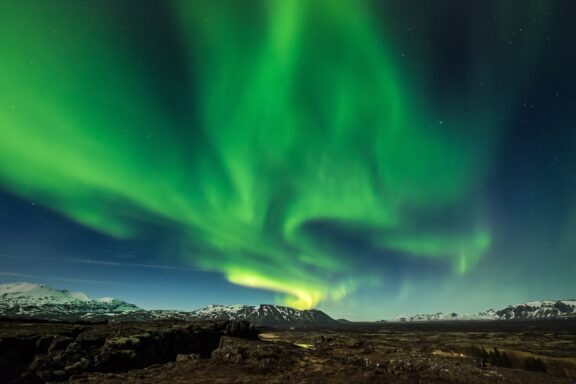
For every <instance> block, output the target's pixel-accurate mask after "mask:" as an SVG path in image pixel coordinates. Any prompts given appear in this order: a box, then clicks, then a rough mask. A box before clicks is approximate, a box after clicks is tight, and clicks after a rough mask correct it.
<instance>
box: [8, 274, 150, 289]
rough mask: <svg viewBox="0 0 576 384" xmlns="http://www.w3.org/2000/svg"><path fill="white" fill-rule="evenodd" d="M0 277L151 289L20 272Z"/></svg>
mask: <svg viewBox="0 0 576 384" xmlns="http://www.w3.org/2000/svg"><path fill="white" fill-rule="evenodd" d="M0 276H6V277H18V278H25V279H35V280H40V281H45V280H50V281H63V282H67V283H80V284H100V285H120V286H131V287H150V285H144V284H133V283H122V282H116V281H106V280H92V279H74V278H69V277H59V276H45V275H42V276H40V275H33V274H29V273H19V272H0Z"/></svg>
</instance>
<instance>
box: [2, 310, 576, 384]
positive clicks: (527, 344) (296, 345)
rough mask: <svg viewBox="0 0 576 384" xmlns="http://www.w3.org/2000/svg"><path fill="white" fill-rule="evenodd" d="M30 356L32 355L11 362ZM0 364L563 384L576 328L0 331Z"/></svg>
mask: <svg viewBox="0 0 576 384" xmlns="http://www.w3.org/2000/svg"><path fill="white" fill-rule="evenodd" d="M255 331H257V332H255ZM31 345H34V347H33V348H32V349H34V348H36V349H35V351H34V352H33V353H31V352H28V354H27V355H26V356H24V355H22V354H20V355H18V350H19V349H23V350H26V351H30V348H31V347H30V346H31ZM26 346H27V347H26ZM24 347H26V348H27V349H26V348H24ZM0 364H1V366H0V368H4V371H3V372H4V373H3V374H4V376H3V377H2V378H1V379H2V380H3V382H15V383H18V382H21V383H25V382H30V383H36V382H59V381H61V382H72V383H158V382H171V383H264V382H266V383H318V384H319V383H410V384H411V383H473V384H474V383H518V384H520V383H528V384H530V383H534V384H536V383H547V384H556V383H558V384H560V383H562V384H573V383H575V382H576V321H573V320H562V321H550V320H548V321H538V322H511V321H507V322H495V321H490V322H469V321H468V322H442V323H440V322H439V323H350V324H343V325H342V326H341V327H335V328H322V329H313V328H307V329H279V328H278V329H274V328H260V329H257V330H254V329H253V328H251V327H249V326H247V324H245V323H242V322H216V323H214V322H212V323H210V322H205V323H184V322H150V323H129V324H95V325H88V324H42V323H33V324H31V323H25V322H4V323H0ZM7 368H10V369H11V371H10V373H9V374H8V371H7V370H6V369H7Z"/></svg>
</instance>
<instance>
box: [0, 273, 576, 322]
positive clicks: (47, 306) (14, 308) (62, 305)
mask: <svg viewBox="0 0 576 384" xmlns="http://www.w3.org/2000/svg"><path fill="white" fill-rule="evenodd" d="M0 317H3V318H13V319H42V320H53V321H90V322H94V321H121V322H125V321H151V320H183V321H205V320H247V321H250V322H251V323H253V324H255V325H259V326H278V327H306V326H308V327H312V326H335V325H345V324H347V323H350V322H348V321H345V320H334V319H333V318H331V317H330V316H328V315H327V314H326V313H324V312H322V311H320V310H317V309H307V310H298V309H294V308H290V307H285V306H280V305H272V304H261V305H256V306H254V305H209V306H207V307H205V308H201V309H197V310H194V311H175V310H144V309H142V308H139V307H137V306H136V305H134V304H130V303H127V302H125V301H122V300H118V299H115V298H111V297H104V298H100V299H95V300H93V299H91V298H89V297H88V296H87V295H85V294H84V293H81V292H71V291H67V290H58V289H54V288H51V287H48V286H46V285H43V284H31V283H13V284H1V285H0ZM567 318H576V300H556V301H532V302H528V303H523V304H516V305H509V306H508V307H506V308H504V309H501V310H494V309H490V310H487V311H484V312H479V313H475V314H471V315H467V314H465V315H462V314H457V313H435V314H422V315H414V316H400V317H396V318H394V319H391V320H388V321H389V322H426V321H455V320H460V321H466V320H537V319H567Z"/></svg>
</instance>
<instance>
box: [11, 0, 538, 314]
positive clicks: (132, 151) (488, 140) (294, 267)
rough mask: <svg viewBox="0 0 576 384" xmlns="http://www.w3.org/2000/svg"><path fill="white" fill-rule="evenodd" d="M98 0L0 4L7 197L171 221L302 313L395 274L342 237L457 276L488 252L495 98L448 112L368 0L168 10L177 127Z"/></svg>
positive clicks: (204, 0) (235, 274) (111, 225)
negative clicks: (177, 63)
mask: <svg viewBox="0 0 576 384" xmlns="http://www.w3.org/2000/svg"><path fill="white" fill-rule="evenodd" d="M98 4H100V3H98V2H77V1H69V2H68V1H59V2H53V1H4V2H2V3H0V36H2V37H1V38H0V57H1V58H2V59H1V61H0V90H1V91H0V185H1V186H3V187H4V188H6V189H9V190H11V191H12V192H14V193H16V194H18V195H20V196H22V197H24V198H27V199H31V200H34V201H37V202H39V203H41V204H43V205H44V206H46V207H49V208H51V209H53V210H55V211H57V212H60V213H62V214H64V215H66V216H67V217H69V218H71V219H73V220H75V221H76V222H78V223H81V224H83V225H85V226H88V227H90V228H93V229H95V230H98V231H101V232H104V233H107V234H109V235H112V236H115V237H118V238H131V237H136V236H142V235H143V234H144V232H145V229H146V228H147V227H150V226H159V227H163V228H168V229H173V230H174V231H176V232H177V233H179V234H180V236H181V238H182V239H183V240H182V241H183V242H184V243H185V247H186V249H187V252H185V254H184V256H183V257H184V258H185V260H186V261H187V262H190V263H194V264H195V265H197V266H199V267H200V268H202V269H205V270H211V271H218V272H222V273H223V274H224V275H225V276H226V278H227V279H228V280H229V281H230V282H232V283H235V284H239V285H243V286H248V287H255V288H261V289H266V290H270V291H274V292H277V293H278V294H279V295H281V296H280V299H281V300H282V302H284V303H286V304H288V305H291V306H294V307H298V308H308V307H313V306H315V305H317V304H318V303H319V302H321V301H323V300H340V299H342V298H343V297H344V296H346V295H347V294H348V293H350V292H351V291H352V290H354V289H358V288H359V287H361V286H363V285H366V284H377V283H378V282H379V281H382V280H383V279H386V274H387V273H393V271H386V270H378V269H374V268H366V266H365V265H364V264H363V262H362V257H361V255H356V254H354V252H353V251H350V250H347V248H346V247H345V246H343V243H342V241H343V240H342V239H352V240H353V241H356V242H360V243H361V244H362V249H370V250H374V251H377V252H380V253H379V254H381V255H382V257H386V255H387V254H393V255H401V257H404V258H411V259H414V260H417V259H426V260H434V262H439V263H446V264H447V265H448V266H450V268H451V269H452V270H453V271H454V272H455V273H461V274H463V273H466V272H467V271H468V270H469V269H470V268H472V267H473V266H474V265H475V264H476V263H478V261H479V260H480V259H481V257H482V255H483V254H485V252H486V251H487V250H488V249H489V246H490V243H491V234H490V230H489V228H488V227H489V226H488V220H487V218H486V217H484V215H483V214H482V209H481V206H482V202H481V199H480V198H479V192H478V191H479V189H480V186H481V184H482V181H483V180H484V179H485V177H486V173H487V168H488V167H489V165H490V162H491V159H492V158H493V153H494V151H495V146H496V145H497V143H498V135H499V133H498V132H499V131H500V128H501V125H502V124H503V123H504V122H503V121H501V120H498V119H497V118H496V117H490V116H489V114H486V113H485V111H486V110H489V109H490V108H493V107H494V105H493V104H490V103H491V101H490V100H492V99H493V98H494V96H495V93H496V91H493V92H487V94H486V95H480V96H477V98H479V100H480V101H479V102H477V103H476V104H475V105H476V107H474V108H473V107H471V106H468V105H467V104H466V102H465V101H454V100H451V102H453V104H454V105H453V107H454V108H452V109H450V111H451V112H450V113H449V114H447V113H445V112H442V113H439V112H438V111H437V109H436V108H435V107H434V106H433V104H432V103H431V102H430V100H429V97H430V96H429V95H430V92H429V89H428V88H427V87H428V85H427V80H426V79H427V78H428V77H429V76H430V74H427V73H425V72H426V71H425V69H422V70H421V71H420V72H418V71H416V70H413V69H414V68H412V67H410V66H405V65H404V62H403V61H402V59H401V58H400V55H399V54H398V49H399V48H398V47H397V46H395V45H394V43H395V39H394V37H393V36H389V34H387V32H386V30H385V29H380V27H378V25H379V24H378V22H377V20H375V18H374V10H373V7H372V6H371V5H370V3H369V2H366V1H332V0H315V1H309V0H275V1H213V0H201V1H195V2H191V1H175V2H172V3H171V6H172V8H173V14H174V23H175V25H174V27H173V28H174V29H175V30H176V34H177V35H178V36H179V39H180V41H181V43H182V44H183V45H184V46H185V47H186V48H185V50H184V51H185V52H186V55H187V56H186V57H185V62H186V64H185V66H186V67H187V68H188V69H189V71H190V73H191V74H192V76H189V78H187V79H182V82H188V83H187V84H184V85H182V86H183V87H185V88H188V89H190V92H189V95H188V96H187V98H186V99H185V100H182V101H181V102H182V103H183V104H185V105H187V108H188V110H189V111H190V112H189V114H188V115H187V116H186V117H182V116H177V114H175V113H173V110H172V109H171V108H170V107H169V106H166V105H165V102H163V101H162V100H161V95H160V93H161V92H156V91H157V88H158V86H157V85H154V84H155V83H154V82H153V81H152V80H151V79H152V78H153V77H154V76H155V75H154V74H152V73H151V72H150V71H151V69H150V67H147V66H146V65H145V64H142V63H141V60H140V57H139V55H138V53H137V52H136V51H135V50H134V49H133V48H132V46H131V44H132V43H133V42H132V41H131V40H130V39H129V38H127V37H125V36H119V32H118V31H121V28H119V26H120V25H122V22H123V20H122V19H121V18H115V16H114V13H113V12H110V10H109V9H108V10H107V9H106V8H105V7H103V6H99V5H98ZM529 4H532V5H529ZM534 4H536V5H534ZM538 4H541V2H527V5H526V9H528V10H525V11H524V12H525V13H526V14H529V13H530V12H532V11H533V10H532V11H531V10H530V7H532V8H534V7H537V5H538ZM525 43H526V46H528V43H529V44H534V45H535V44H536V43H535V42H534V38H532V37H530V38H527V39H526V41H525ZM534 51H535V48H534V49H528V48H527V49H525V52H524V56H526V57H528V59H526V61H528V62H529V61H530V59H529V57H530V56H531V54H532V53H531V52H534ZM496 56H497V55H496ZM519 60H521V59H519ZM494 62H496V60H495V61H494ZM484 64H486V63H484ZM166 68H168V67H166ZM166 68H165V69H164V71H168V70H169V69H166ZM490 69H491V68H490V67H489V66H487V65H484V66H482V65H479V67H478V68H477V70H476V72H475V75H476V76H478V78H482V76H483V71H489V70H490ZM502 70H503V71H508V73H509V75H510V76H512V73H513V70H512V68H504V69H502ZM518 76H519V75H518ZM475 80H476V79H474V81H475ZM486 81H488V82H489V80H486ZM516 81H518V79H516ZM492 89H493V90H494V89H495V88H494V87H493V88H492ZM492 103H493V102H492ZM477 105H480V106H481V107H477ZM446 212H460V213H459V214H454V216H455V217H456V216H458V217H461V216H462V215H463V216H464V217H465V218H464V219H459V220H456V221H457V225H453V226H452V227H451V228H449V229H448V230H446V229H442V230H440V229H438V228H429V227H428V226H425V225H423V224H422V221H423V220H424V219H423V217H437V216H440V217H444V216H445V215H452V213H446ZM352 240H351V241H352Z"/></svg>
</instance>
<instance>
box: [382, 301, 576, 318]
mask: <svg viewBox="0 0 576 384" xmlns="http://www.w3.org/2000/svg"><path fill="white" fill-rule="evenodd" d="M568 318H576V300H555V301H554V300H546V301H531V302H528V303H523V304H515V305H509V306H507V307H506V308H504V309H500V310H494V309H489V310H487V311H484V312H478V313H475V314H470V315H468V314H465V315H461V314H458V313H442V312H439V313H434V314H422V315H414V316H399V317H396V318H394V319H391V320H390V321H393V322H421V321H454V320H546V319H550V320H552V319H568Z"/></svg>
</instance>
